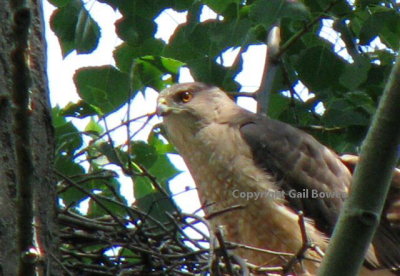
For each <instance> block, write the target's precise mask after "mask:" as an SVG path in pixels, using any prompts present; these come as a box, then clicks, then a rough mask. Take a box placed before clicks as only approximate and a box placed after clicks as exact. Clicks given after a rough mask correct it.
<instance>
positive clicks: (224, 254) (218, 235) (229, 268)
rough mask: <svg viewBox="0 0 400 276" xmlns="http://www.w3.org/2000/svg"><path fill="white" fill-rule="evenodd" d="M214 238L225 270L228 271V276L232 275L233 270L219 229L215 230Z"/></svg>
mask: <svg viewBox="0 0 400 276" xmlns="http://www.w3.org/2000/svg"><path fill="white" fill-rule="evenodd" d="M215 237H216V238H217V240H218V243H219V248H220V252H221V255H222V258H223V260H224V262H225V265H226V270H227V271H228V274H229V275H233V269H232V264H231V261H230V258H229V253H228V250H227V248H226V247H225V241H224V238H223V237H222V233H221V229H220V228H219V227H218V228H217V229H216V230H215Z"/></svg>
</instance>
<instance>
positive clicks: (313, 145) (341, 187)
mask: <svg viewBox="0 0 400 276" xmlns="http://www.w3.org/2000/svg"><path fill="white" fill-rule="evenodd" d="M240 132H241V135H242V137H243V139H244V140H245V141H246V142H247V144H248V145H249V146H250V149H251V151H252V153H253V156H254V159H255V163H256V164H257V165H258V166H259V167H261V168H262V169H264V170H265V171H267V172H268V173H270V174H272V175H274V176H275V177H276V180H277V183H278V185H279V186H280V187H281V189H282V190H283V191H285V194H286V199H287V201H288V203H289V204H290V206H291V207H292V208H294V209H296V210H298V211H300V210H301V211H303V212H304V214H305V215H306V216H307V217H309V218H312V219H313V220H314V221H315V223H316V227H317V228H318V229H319V230H321V231H322V232H325V233H327V234H328V235H329V234H331V232H332V230H333V227H334V225H335V223H336V220H337V217H338V215H339V211H340V208H341V206H342V204H343V201H344V199H345V195H346V193H347V191H348V187H349V185H350V181H351V174H350V172H349V170H348V169H347V168H346V166H344V165H343V164H342V162H341V161H340V160H339V158H338V157H337V155H336V154H335V153H334V152H332V151H331V150H330V149H328V148H327V147H325V146H323V145H322V144H320V143H319V142H318V141H317V140H315V139H314V138H313V137H312V136H310V135H309V134H307V133H305V132H303V131H301V130H298V129H296V128H294V127H292V126H290V125H288V124H285V123H282V122H279V121H275V120H272V119H269V118H267V117H264V116H259V115H254V116H252V118H251V119H250V120H248V121H246V122H244V123H243V124H242V125H241V127H240ZM290 191H291V192H290ZM293 191H296V192H297V193H294V192H293ZM301 196H304V197H305V198H301Z"/></svg>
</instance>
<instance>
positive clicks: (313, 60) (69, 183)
mask: <svg viewBox="0 0 400 276" xmlns="http://www.w3.org/2000/svg"><path fill="white" fill-rule="evenodd" d="M50 2H51V3H52V4H54V5H55V6H57V10H56V11H55V12H54V14H53V16H52V18H51V26H52V29H53V30H54V32H55V33H56V34H57V36H58V38H59V41H60V45H61V47H62V51H63V54H64V56H67V55H68V54H69V53H71V52H72V51H74V50H75V51H76V52H77V53H80V54H83V53H90V52H92V51H93V50H95V49H96V47H97V44H98V41H99V37H100V35H101V32H100V30H99V27H98V25H97V23H96V22H95V21H94V20H93V18H92V17H91V16H90V12H89V11H88V9H87V5H85V4H84V3H83V1H81V0H51V1H50ZM100 2H102V3H105V4H107V5H110V6H111V7H112V8H113V9H115V10H118V11H119V12H120V13H121V14H122V18H121V19H120V20H118V22H116V24H115V26H116V32H117V34H118V36H119V37H120V38H121V40H122V41H123V43H122V44H121V45H119V46H118V47H117V48H116V49H115V51H114V58H115V64H116V65H115V66H111V65H110V66H102V67H89V68H82V69H80V70H78V71H77V72H76V75H75V77H74V81H75V84H76V87H77V89H78V93H79V95H80V97H81V100H80V101H79V102H76V103H71V104H70V105H68V106H66V107H64V108H59V107H56V108H54V110H53V121H54V126H55V130H56V138H57V156H56V164H55V165H56V170H57V171H58V175H59V177H60V181H59V198H60V202H61V206H60V208H61V210H60V212H61V213H62V214H63V217H62V218H63V219H61V220H60V221H61V223H62V224H63V225H65V228H64V229H63V235H64V236H63V241H64V248H63V252H64V253H65V260H64V261H65V263H66V264H67V268H68V269H71V270H73V271H76V269H81V271H83V272H85V271H92V272H93V271H98V272H100V271H102V272H104V273H109V274H110V275H115V273H116V271H118V269H120V270H123V269H125V268H126V267H128V268H129V269H131V268H132V267H134V266H135V265H139V266H138V267H140V269H142V271H147V272H148V273H150V272H151V273H155V274H156V273H172V271H175V273H177V272H176V270H179V269H180V270H181V271H182V273H183V271H185V272H188V273H189V272H192V273H196V272H199V270H195V269H194V268H193V270H191V269H192V268H189V266H187V265H181V266H179V267H176V268H173V270H170V271H167V272H166V271H162V270H161V268H160V267H162V266H155V267H154V269H153V270H151V269H150V267H152V265H153V264H154V263H152V259H151V258H150V257H149V256H153V255H154V256H159V255H157V254H161V253H163V252H164V251H163V252H161V253H160V252H156V251H157V249H160V247H161V246H162V245H161V244H162V241H160V240H157V246H158V247H157V246H153V245H154V244H153V245H152V244H151V243H152V242H153V240H154V239H153V238H151V239H150V238H149V237H148V236H146V235H145V234H146V233H147V232H146V231H147V230H146V229H153V228H152V227H156V226H157V225H159V224H165V225H166V226H165V227H171V226H174V227H173V229H174V231H175V232H173V235H172V236H169V239H166V241H170V240H173V241H174V242H178V243H181V242H182V241H183V240H185V238H184V233H183V232H181V231H178V230H177V228H175V226H179V225H180V226H182V225H183V224H182V220H179V219H173V216H172V215H171V214H173V213H174V212H177V213H179V208H178V207H177V206H176V205H175V203H174V202H173V200H172V199H171V198H172V195H171V193H170V191H169V188H168V181H169V180H170V179H172V178H173V177H174V176H176V175H177V174H178V173H179V171H178V170H176V169H175V168H174V166H173V165H172V164H171V162H170V161H169V159H168V156H167V155H168V154H170V153H174V150H173V149H172V147H171V146H170V145H168V144H167V143H166V142H165V139H163V138H162V130H161V129H160V128H159V127H158V126H156V127H154V128H153V131H152V132H151V134H150V135H149V137H148V139H147V141H136V140H135V139H134V136H135V133H134V132H133V130H132V128H131V124H132V123H133V122H136V121H138V120H143V119H145V123H144V124H147V123H148V121H149V120H150V119H151V117H152V116H153V115H154V114H150V113H149V114H146V115H144V116H141V117H138V118H129V116H127V118H126V120H125V121H124V122H122V124H121V127H125V128H126V129H127V141H126V142H125V143H122V144H118V143H116V142H115V141H114V140H113V136H112V133H113V131H115V129H107V127H106V123H105V122H106V119H107V118H108V116H111V115H112V114H113V113H114V112H116V111H117V110H119V109H121V108H127V109H128V111H127V113H129V109H130V108H131V107H130V102H131V101H132V99H133V98H134V97H135V96H136V95H137V94H138V93H142V92H144V91H145V90H146V89H148V88H153V89H156V90H160V89H163V88H165V87H166V86H168V85H169V84H171V83H174V82H176V80H177V79H178V77H179V73H180V69H181V68H183V67H187V68H189V69H190V72H191V74H192V75H193V77H194V78H195V79H196V80H197V81H202V82H207V83H211V84H215V85H217V86H219V87H222V88H224V89H225V90H226V91H238V90H239V89H240V88H241V84H240V83H238V82H237V81H236V80H235V77H236V76H237V75H238V74H239V73H240V72H241V70H242V65H243V54H244V53H245V52H246V50H247V49H249V47H250V46H252V45H261V44H264V43H265V41H266V37H267V34H268V32H269V30H270V29H271V28H272V27H273V26H274V25H276V24H279V25H280V28H281V43H280V48H279V51H278V53H277V54H276V57H275V59H276V63H277V64H278V65H279V67H278V71H277V74H276V77H275V79H274V83H273V91H272V93H271V96H270V107H269V114H270V116H272V117H274V118H276V119H280V120H282V121H286V122H288V123H291V124H294V125H297V126H298V127H301V128H304V129H305V130H307V131H309V132H311V133H312V134H313V135H314V136H316V137H317V138H318V139H319V140H320V141H321V142H322V143H324V144H326V145H329V146H331V147H332V148H334V149H336V150H337V151H338V152H356V151H357V149H358V146H359V144H360V142H361V140H362V139H363V137H364V135H365V133H366V131H367V129H368V126H369V123H370V119H371V116H372V114H374V112H375V110H376V106H377V102H378V100H379V97H380V95H381V92H382V91H383V88H384V85H385V82H386V81H387V77H388V75H389V71H390V68H391V66H392V64H393V62H394V58H395V52H396V51H397V50H398V48H399V39H398V38H399V37H400V13H399V10H398V7H397V6H393V5H394V2H393V1H378V0H359V1H355V3H354V4H350V3H349V2H346V1H338V0H336V1H334V0H320V1H309V0H304V1H285V0H248V1H241V0H224V1H220V0H200V1H192V0H173V1H172V0H163V1H159V0H156V1H145V0H136V1H124V0H101V1H100ZM205 6H207V7H209V8H211V9H212V10H213V11H214V12H215V13H217V15H218V16H217V18H215V19H209V20H205V21H201V20H200V14H201V13H202V11H203V8H204V7H205ZM167 9H173V10H176V11H180V12H187V22H186V23H184V24H180V25H179V26H178V27H177V28H176V30H175V31H174V33H173V35H172V37H171V38H170V40H169V41H168V42H165V41H163V40H160V39H157V38H155V33H156V30H157V24H156V23H155V19H156V18H157V17H158V16H159V15H160V14H161V13H162V12H165V11H166V10H167ZM327 26H328V27H327ZM326 29H330V30H331V31H330V34H329V35H328V36H331V39H329V40H327V39H326V38H324V37H326V35H324V33H325V32H326ZM377 41H380V43H377ZM232 48H236V49H239V51H238V54H237V56H236V58H235V62H234V63H233V64H232V65H231V66H223V65H222V64H221V62H220V60H221V59H223V54H224V52H225V51H227V50H228V49H232ZM260 74H261V72H260ZM299 84H302V85H304V86H305V88H306V90H307V91H308V93H310V94H309V95H312V97H308V99H307V100H305V98H306V97H304V94H307V92H306V93H305V92H304V88H302V85H299ZM300 95H302V96H300ZM249 97H252V95H251V94H249ZM88 116H90V117H91V118H92V119H91V121H90V123H89V124H88V126H87V127H86V129H85V130H84V131H79V130H78V129H77V128H76V127H75V126H74V125H73V124H72V123H71V119H72V121H73V120H74V119H77V118H84V117H88ZM131 140H132V141H131ZM111 165H112V166H111ZM116 172H122V173H123V174H124V175H125V176H128V177H129V178H130V179H131V180H132V184H133V190H134V195H135V198H136V202H135V205H134V206H126V200H125V198H124V197H123V195H121V193H120V190H119V189H120V185H121V183H120V182H119V180H118V174H117V173H116ZM84 201H88V202H89V209H88V211H87V213H85V214H82V213H81V210H80V208H79V204H80V203H81V202H84ZM76 217H79V219H78V220H79V221H80V223H82V221H83V222H87V223H93V224H92V227H94V228H95V229H88V228H85V227H82V226H80V224H79V223H78V224H76V223H75V224H74V223H71V222H70V221H71V220H73V219H76ZM144 217H146V218H147V217H148V218H147V219H143V218H144ZM178 217H179V216H178ZM175 218H176V216H175ZM102 227H106V228H107V229H108V230H110V229H111V228H113V229H115V230H116V232H115V233H114V234H115V235H116V236H115V237H113V236H109V232H107V231H108V230H101V229H102ZM110 227H111V228H110ZM102 231H103V232H102ZM143 231H145V234H144V233H143ZM171 231H172V230H171ZM156 232H157V231H156ZM82 233H85V235H86V234H88V235H89V234H91V233H96V235H94V236H95V239H96V242H94V243H92V242H88V240H87V239H88V237H85V238H84V239H83V240H82V239H79V238H81V237H80V235H81V234H82ZM106 233H108V234H106ZM121 233H122V234H121ZM103 234H104V235H103ZM120 234H121V235H122V236H121V235H120ZM149 234H154V233H153V232H151V233H150V232H149ZM102 235H103V236H102ZM118 235H120V236H118ZM154 235H156V236H157V235H158V236H157V237H158V238H159V237H160V236H159V235H161V236H162V234H160V233H156V234H154ZM100 236H101V237H103V239H101V238H100ZM117 236H118V237H117ZM135 238H140V239H146V238H147V240H146V241H140V242H141V243H137V244H136V245H135V246H138V244H141V245H140V247H141V248H147V249H148V251H146V252H141V251H137V250H136V249H135V248H136V247H135V246H133V245H134V244H131V245H132V246H131V247H129V241H131V240H134V239H135ZM186 240H187V239H186ZM143 243H147V245H146V246H145V245H143ZM171 246H172V245H171ZM180 246H181V247H180V250H184V251H185V252H186V253H185V254H189V253H187V250H188V251H190V250H193V252H197V253H192V254H193V256H194V255H196V254H199V255H196V256H200V257H199V258H200V259H197V260H198V261H200V262H201V261H203V262H204V259H202V258H203V257H204V256H203V255H201V254H203V253H204V252H203V251H202V250H203V249H199V248H200V247H198V246H192V247H186V246H183V245H182V244H180ZM114 247H115V248H116V247H118V248H123V249H120V251H119V253H117V255H118V254H120V255H118V257H115V255H113V254H109V251H108V250H110V249H112V248H114ZM165 248H167V249H168V250H169V249H171V248H174V247H173V246H172V247H168V246H167V247H165ZM175 249H176V248H175ZM107 252H108V253H107ZM199 252H200V253H199ZM106 253H107V254H106ZM167 253H168V254H172V253H171V252H167ZM167 253H166V254H167ZM180 253H182V252H180ZM152 254H153V255H152ZM207 254H208V253H207ZM201 256H203V257H201ZM185 261H187V263H190V260H187V259H185ZM185 261H183V260H182V262H185ZM191 261H193V260H191ZM187 263H186V264H187ZM129 264H130V266H129ZM164 265H165V266H164V267H169V266H168V265H166V264H164ZM210 265H211V264H210V263H207V262H206V263H205V264H204V263H203V266H202V269H203V270H202V271H207V270H209V269H210ZM157 267H158V268H157ZM146 269H147V270H146ZM158 269H160V270H158ZM196 269H198V268H196ZM93 273H94V272H93ZM190 275H191V274H190Z"/></svg>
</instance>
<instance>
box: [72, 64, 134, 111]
mask: <svg viewBox="0 0 400 276" xmlns="http://www.w3.org/2000/svg"><path fill="white" fill-rule="evenodd" d="M74 82H75V85H76V87H77V89H78V94H79V95H80V96H81V98H82V99H83V100H84V101H85V102H87V103H88V104H90V105H93V106H96V107H97V108H98V109H99V110H101V112H102V114H109V113H111V112H113V111H115V110H117V109H118V108H120V107H121V106H122V105H123V104H125V103H126V102H127V101H128V100H129V99H130V98H131V97H133V96H134V95H130V88H129V86H130V85H129V77H128V74H126V73H122V72H121V71H118V70H117V69H115V68H114V67H112V66H101V67H85V68H81V69H79V70H77V71H76V73H75V75H74Z"/></svg>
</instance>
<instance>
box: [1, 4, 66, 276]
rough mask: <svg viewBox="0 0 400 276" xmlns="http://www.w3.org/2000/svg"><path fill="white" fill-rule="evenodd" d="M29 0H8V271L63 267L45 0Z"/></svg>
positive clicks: (4, 202) (4, 100)
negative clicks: (53, 169) (57, 213)
mask: <svg viewBox="0 0 400 276" xmlns="http://www.w3.org/2000/svg"><path fill="white" fill-rule="evenodd" d="M25 4H26V5H27V6H23V5H24V1H4V2H3V3H2V5H1V6H0V20H1V24H0V249H1V250H0V275H33V274H34V273H35V270H36V272H38V273H39V275H61V273H59V272H60V271H58V265H57V261H56V259H57V255H58V253H57V248H58V239H57V234H56V233H57V232H56V224H55V217H56V201H55V198H56V190H55V188H56V187H55V181H54V177H53V173H52V160H53V147H54V141H53V130H52V126H51V118H50V105H49V97H48V90H47V78H46V72H45V64H46V57H45V41H44V29H43V17H42V10H41V1H39V0H37V1H26V3H25ZM30 248H32V249H34V250H33V251H32V254H27V253H28V251H29V249H30ZM35 251H36V252H37V254H36V253H34V252H35ZM42 273H43V274H42Z"/></svg>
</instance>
